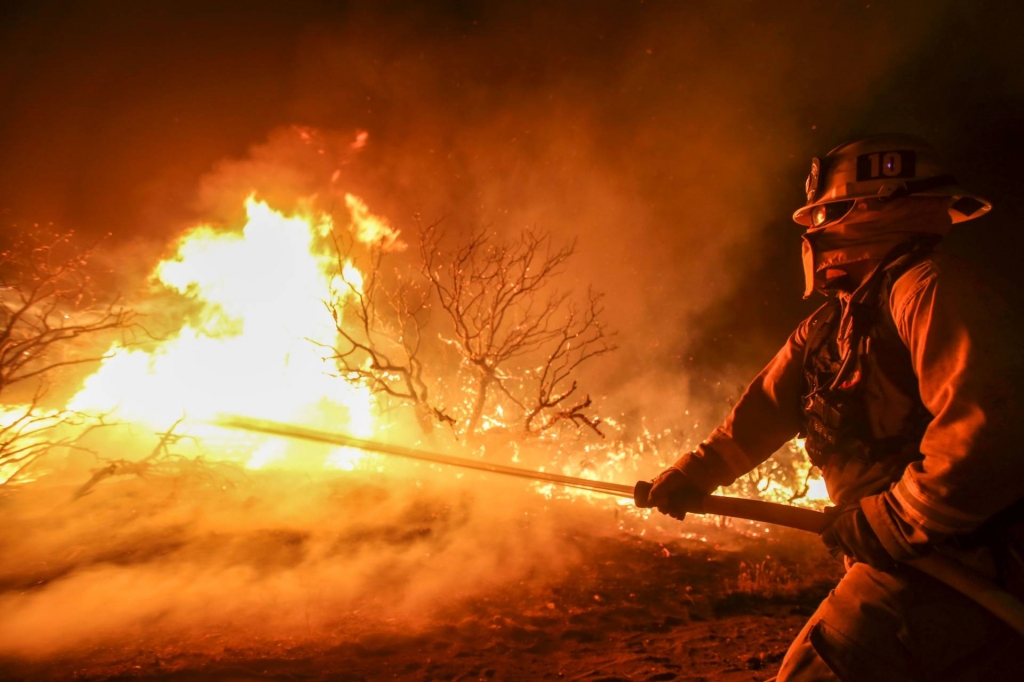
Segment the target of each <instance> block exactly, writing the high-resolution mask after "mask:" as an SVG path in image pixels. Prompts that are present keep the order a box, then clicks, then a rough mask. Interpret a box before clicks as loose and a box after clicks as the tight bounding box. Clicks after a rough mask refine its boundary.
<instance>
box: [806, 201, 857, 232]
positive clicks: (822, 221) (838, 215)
mask: <svg viewBox="0 0 1024 682" xmlns="http://www.w3.org/2000/svg"><path fill="white" fill-rule="evenodd" d="M856 203H857V202H856V201H854V200H852V199H851V200H849V201H832V202H829V203H827V204H820V205H818V206H815V207H814V208H813V209H812V210H811V226H812V227H822V226H824V225H828V224H829V223H834V222H836V221H839V220H842V219H843V218H845V217H846V216H847V215H849V213H850V211H852V210H853V205H854V204H856Z"/></svg>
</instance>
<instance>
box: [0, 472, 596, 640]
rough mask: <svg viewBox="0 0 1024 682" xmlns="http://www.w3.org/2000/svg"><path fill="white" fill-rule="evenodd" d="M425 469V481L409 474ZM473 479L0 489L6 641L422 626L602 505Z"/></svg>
mask: <svg viewBox="0 0 1024 682" xmlns="http://www.w3.org/2000/svg"><path fill="white" fill-rule="evenodd" d="M425 473H430V474H431V476H430V478H431V479H432V483H431V484H430V485H429V486H423V487H422V488H421V487H419V486H420V485H421V484H419V483H418V482H417V480H416V478H413V477H412V476H417V477H419V476H423V475H424V474H425ZM439 478H442V480H441V481H439V480H438V479H439ZM443 478H447V479H448V481H447V483H446V482H444V480H443ZM476 478H477V477H476V476H475V475H474V476H470V477H467V479H466V480H465V481H462V482H461V483H459V482H458V481H456V480H455V479H454V477H439V476H438V475H437V472H426V471H425V470H422V469H419V470H418V469H417V468H416V467H411V468H410V467H407V468H406V469H405V470H404V471H403V470H402V468H401V467H397V469H396V468H395V467H389V468H388V473H387V475H386V476H384V477H381V478H379V479H375V478H371V477H369V476H366V475H357V474H348V475H345V476H335V477H333V478H332V477H331V476H325V475H322V474H321V475H319V476H318V477H317V480H316V481H315V482H314V481H312V480H310V479H309V478H308V477H307V476H305V475H298V474H294V473H287V472H281V471H277V472H273V473H271V474H265V475H264V474H260V475H251V476H249V477H247V478H246V479H245V480H244V481H243V482H241V483H240V484H239V485H234V486H223V485H213V484H210V483H209V481H207V482H198V481H197V480H196V479H192V480H191V481H188V480H185V479H182V478H178V479H175V478H173V477H164V478H161V477H150V478H148V479H138V478H132V479H120V480H115V481H111V482H107V483H106V484H104V485H102V486H97V487H96V488H95V489H94V491H93V492H92V493H91V494H89V495H88V496H86V497H84V498H82V499H80V500H76V501H71V495H70V492H71V489H69V488H60V489H56V488H46V487H36V488H35V489H34V490H32V491H31V497H30V494H29V491H28V490H24V494H18V495H14V496H10V497H8V499H7V500H6V501H5V518H6V519H7V523H6V524H5V528H6V529H7V530H5V532H4V534H3V536H2V538H0V543H2V546H3V552H2V559H0V584H3V585H4V587H5V590H4V591H3V593H2V594H0V606H2V609H3V614H4V615H3V618H2V619H0V635H2V636H0V642H2V644H0V657H3V656H10V655H19V656H30V657H47V656H53V655H55V654H58V653H69V652H75V651H79V650H89V649H92V650H96V649H97V648H101V647H102V648H110V649H112V650H113V651H114V652H115V654H114V655H118V654H117V652H124V651H127V652H129V655H130V652H132V651H145V650H157V651H159V650H162V649H163V648H166V649H168V650H173V649H174V647H175V646H176V645H177V643H179V642H182V641H186V642H188V645H187V648H188V649H189V650H190V651H194V652H197V653H198V652H205V653H220V652H223V650H224V649H225V648H230V647H243V646H254V647H260V646H263V647H269V646H281V645H287V646H300V645H303V644H315V645H318V646H329V645H330V644H331V643H332V642H337V641H339V640H340V639H344V638H348V639H350V640H351V638H353V637H356V636H358V635H360V634H361V633H364V632H367V631H371V630H373V629H374V628H377V629H379V628H383V627H387V624H388V623H393V622H394V621H395V619H399V621H400V622H401V623H402V624H403V625H402V627H403V629H406V630H407V631H408V632H414V631H416V630H417V629H418V628H419V627H422V626H423V625H424V624H429V623H430V622H431V619H434V618H437V617H438V616H439V615H442V616H443V615H448V614H450V613H451V612H452V611H453V610H455V609H458V608H459V606H460V605H461V604H463V603H464V602H465V600H466V599H467V598H471V597H474V596H479V595H481V594H487V593H489V592H493V591H494V590H495V589H496V588H503V587H505V586H508V585H516V586H517V588H516V589H522V590H524V591H529V590H530V589H531V586H533V585H535V584H537V583H538V582H543V580H545V578H546V577H547V576H551V575H553V574H555V573H557V572H559V571H561V570H562V569H564V568H565V567H567V566H571V565H572V564H574V563H575V562H577V561H578V560H579V557H578V556H576V555H575V552H574V551H573V550H572V549H568V548H566V547H564V546H563V545H564V543H563V537H564V534H565V533H566V532H567V531H568V530H569V529H572V528H574V527H575V528H582V527H584V524H585V525H591V524H594V521H595V519H594V514H595V513H596V512H595V511H594V510H593V509H589V510H588V509H582V508H577V507H574V506H573V505H568V504H561V505H559V504H557V503H556V504H549V503H543V504H542V503H540V502H539V500H541V498H539V497H538V496H536V495H535V494H533V493H529V492H524V490H523V486H522V484H509V483H506V482H503V481H501V480H500V479H499V480H496V481H495V480H493V479H492V480H487V481H484V480H482V479H481V480H480V483H481V484H486V486H487V493H486V495H485V496H483V499H481V497H478V496H477V495H476V494H475V492H474V490H473V489H472V487H471V486H467V485H466V483H468V482H472V481H474V480H476ZM217 482H218V483H223V481H217ZM598 516H600V517H601V518H602V519H603V520H604V523H605V525H607V526H611V525H612V523H611V522H612V517H611V516H610V515H609V514H607V513H600V514H598ZM588 517H589V519H588ZM588 532H590V531H588ZM101 658H102V656H101Z"/></svg>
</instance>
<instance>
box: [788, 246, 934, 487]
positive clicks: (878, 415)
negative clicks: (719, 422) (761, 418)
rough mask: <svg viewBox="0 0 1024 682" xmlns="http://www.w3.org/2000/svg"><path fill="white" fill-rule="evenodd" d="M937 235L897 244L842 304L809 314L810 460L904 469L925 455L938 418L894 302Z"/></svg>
mask: <svg viewBox="0 0 1024 682" xmlns="http://www.w3.org/2000/svg"><path fill="white" fill-rule="evenodd" d="M937 241H938V240H937V239H921V240H917V241H912V242H908V243H906V244H903V245H901V246H898V247H896V248H895V249H894V250H893V251H892V252H890V253H889V254H888V255H887V256H886V257H885V259H883V261H882V263H881V264H880V265H879V266H878V267H877V268H876V269H875V271H874V273H873V274H872V275H871V277H870V278H869V279H868V281H867V282H866V283H865V284H864V285H863V286H862V287H860V289H858V291H857V292H855V293H854V294H853V295H852V296H851V297H850V298H849V299H848V300H847V302H846V304H845V309H844V303H843V301H842V300H840V298H839V297H838V296H837V295H833V296H832V298H831V299H830V300H829V301H828V303H826V304H825V305H824V306H822V307H821V308H820V309H819V310H818V311H817V312H816V313H815V314H814V316H813V317H812V318H811V322H810V327H809V330H808V335H807V344H806V346H805V349H804V377H803V397H802V402H801V409H802V412H803V418H804V429H803V433H802V434H801V435H802V436H804V437H805V438H806V444H805V447H806V449H807V454H808V455H809V456H810V459H811V462H812V464H814V465H816V466H818V467H825V466H828V465H830V464H842V463H843V462H845V461H848V460H849V459H851V458H852V459H857V460H861V461H863V462H864V463H865V464H874V463H878V462H885V463H887V464H890V463H891V464H892V465H893V466H894V468H895V469H898V470H902V468H903V467H905V466H906V465H907V464H909V463H910V462H912V461H914V460H917V459H920V458H921V455H920V452H919V445H920V442H921V438H922V437H923V435H924V431H925V429H926V428H927V426H928V423H929V422H930V421H931V419H932V416H931V414H929V412H928V410H927V409H926V408H925V406H924V404H923V403H922V402H921V396H920V393H919V391H918V381H917V376H916V375H915V374H914V369H913V364H912V362H911V357H910V351H909V349H908V348H907V347H906V345H905V344H904V343H903V340H902V339H901V338H900V335H899V332H898V330H897V328H896V322H895V321H894V320H893V316H892V311H891V309H890V305H889V293H890V290H891V289H892V285H893V283H895V282H896V280H897V279H899V277H900V276H901V275H902V274H903V273H904V272H906V271H907V270H908V269H910V268H911V267H913V266H914V265H916V264H917V263H919V262H920V261H921V260H922V259H924V258H925V257H926V256H927V255H928V254H929V253H931V251H932V249H933V248H934V246H935V244H936V242H937Z"/></svg>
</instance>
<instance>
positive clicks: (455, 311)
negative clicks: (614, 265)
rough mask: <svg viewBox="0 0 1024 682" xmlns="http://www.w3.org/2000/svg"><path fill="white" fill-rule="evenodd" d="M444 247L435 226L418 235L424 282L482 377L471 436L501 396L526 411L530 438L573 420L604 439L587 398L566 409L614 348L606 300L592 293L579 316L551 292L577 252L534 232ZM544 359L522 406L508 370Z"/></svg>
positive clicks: (480, 236) (475, 237) (477, 237)
mask: <svg viewBox="0 0 1024 682" xmlns="http://www.w3.org/2000/svg"><path fill="white" fill-rule="evenodd" d="M442 240H443V235H442V234H441V232H440V230H439V229H438V224H436V223H435V224H433V225H428V226H425V227H424V226H421V227H420V257H421V261H422V272H423V275H424V276H425V277H426V278H427V280H428V281H429V282H430V285H431V287H432V288H433V290H434V293H435V295H436V296H437V299H438V301H439V302H440V305H441V308H442V310H444V311H445V313H446V314H447V317H448V320H449V322H450V323H451V326H452V333H453V337H452V339H451V342H452V344H453V345H454V346H455V348H456V349H457V350H458V352H459V353H460V354H461V356H462V358H463V360H464V361H465V362H466V363H467V364H468V365H469V366H470V367H472V368H473V369H474V371H475V374H476V382H477V383H476V387H475V389H474V390H473V399H472V404H471V407H470V408H469V414H468V416H467V418H466V420H465V422H466V423H465V430H466V431H467V432H468V433H473V432H476V431H477V430H479V428H480V425H481V420H482V418H483V415H484V410H485V407H486V405H487V402H488V398H489V397H490V395H492V392H493V391H495V390H496V391H498V392H499V393H501V394H503V395H505V396H506V397H508V398H509V399H510V400H511V401H512V402H513V403H514V404H516V405H517V406H519V407H520V408H521V409H522V410H523V411H524V414H525V429H526V430H527V431H528V432H530V433H539V432H541V431H544V430H547V429H549V428H552V427H553V426H555V425H556V424H557V423H560V422H566V421H568V422H572V423H575V424H576V425H577V426H588V427H589V428H591V429H593V430H594V431H595V432H597V433H598V434H600V430H599V428H598V425H599V424H600V421H599V420H598V419H597V418H596V417H587V416H585V413H584V410H586V409H587V408H589V407H590V405H591V401H590V398H589V396H584V397H583V398H582V399H580V400H579V401H577V402H576V403H575V404H573V405H571V406H570V405H568V404H567V402H566V401H567V400H568V399H569V398H570V396H572V395H573V394H574V393H575V391H576V389H577V386H576V383H575V381H571V377H572V375H573V374H574V373H575V372H576V371H577V370H578V369H579V367H580V365H581V364H583V363H584V362H586V361H587V360H589V359H591V358H593V357H596V356H598V355H601V354H604V353H607V352H609V351H611V350H614V348H615V346H613V345H612V344H611V343H610V342H609V340H608V338H609V334H608V333H607V332H606V330H605V327H604V326H603V324H601V322H600V321H599V316H600V313H601V307H600V297H599V296H597V295H594V294H591V295H590V297H589V306H588V307H587V308H586V309H584V310H583V311H578V310H577V308H576V306H575V305H574V304H573V303H572V302H571V300H570V299H569V296H568V295H567V294H565V293H561V292H559V291H557V290H556V289H555V288H554V282H555V280H556V279H557V277H558V276H559V275H560V274H561V273H562V272H563V268H564V265H565V263H566V261H567V260H568V259H569V258H570V257H571V256H572V255H573V253H574V252H575V243H571V244H569V245H567V246H556V245H555V244H554V243H553V241H552V238H551V236H550V234H548V233H546V232H538V231H535V230H527V231H525V232H523V233H522V234H521V235H520V236H519V237H518V238H516V239H514V240H511V241H508V242H496V241H494V240H492V239H491V238H490V237H489V236H488V235H487V234H486V233H485V232H483V231H478V232H475V233H474V234H472V235H470V237H469V238H468V239H466V240H465V241H463V242H462V243H461V244H459V245H457V246H456V248H455V249H454V250H453V251H451V252H449V253H445V252H444V251H443V250H442V246H441V244H442ZM538 354H539V355H540V356H541V357H542V358H543V360H542V362H541V365H540V367H539V369H538V370H537V371H536V382H537V390H536V395H534V396H532V397H530V398H528V399H527V398H525V397H520V396H519V395H518V394H517V392H516V391H513V390H512V388H511V387H510V386H509V380H510V378H512V377H513V376H514V374H513V372H512V371H511V367H512V365H513V364H514V362H519V363H521V362H527V361H529V359H530V358H532V357H535V356H537V355H538Z"/></svg>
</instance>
